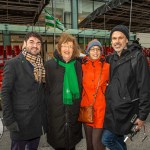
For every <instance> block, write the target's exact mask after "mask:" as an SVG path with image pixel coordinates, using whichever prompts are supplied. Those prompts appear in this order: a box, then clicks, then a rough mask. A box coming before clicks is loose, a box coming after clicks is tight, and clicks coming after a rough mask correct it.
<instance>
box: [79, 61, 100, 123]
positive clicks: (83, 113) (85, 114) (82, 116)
mask: <svg viewBox="0 0 150 150" xmlns="http://www.w3.org/2000/svg"><path fill="white" fill-rule="evenodd" d="M102 68H103V63H102ZM102 68H101V72H100V75H99V79H98V84H97V88H96V92H95V94H94V101H93V103H92V104H91V105H90V106H80V111H79V117H78V121H80V122H83V123H93V122H94V103H95V101H96V96H97V93H98V88H99V85H100V79H101V75H102Z"/></svg>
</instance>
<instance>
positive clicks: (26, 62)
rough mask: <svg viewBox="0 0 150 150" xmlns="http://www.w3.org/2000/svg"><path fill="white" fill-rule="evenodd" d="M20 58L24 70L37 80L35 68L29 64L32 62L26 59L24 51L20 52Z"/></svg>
mask: <svg viewBox="0 0 150 150" xmlns="http://www.w3.org/2000/svg"><path fill="white" fill-rule="evenodd" d="M18 59H19V61H20V62H21V64H22V66H23V68H24V70H25V71H26V72H27V73H28V74H29V75H30V76H31V77H32V78H33V79H34V80H35V77H34V74H33V70H32V68H31V67H30V65H29V63H30V62H28V61H27V60H26V59H25V57H24V56H23V54H22V53H20V54H19V55H18Z"/></svg>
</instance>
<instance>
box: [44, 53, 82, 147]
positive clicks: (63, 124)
mask: <svg viewBox="0 0 150 150" xmlns="http://www.w3.org/2000/svg"><path fill="white" fill-rule="evenodd" d="M54 56H55V58H56V59H58V60H61V61H63V60H62V57H61V56H60V55H59V54H58V53H57V51H55V53H54ZM45 68H46V89H47V91H48V105H47V107H48V108H47V109H48V133H47V141H48V143H49V144H50V145H51V146H52V147H54V148H66V149H68V150H69V149H70V148H73V147H74V146H75V145H76V144H77V143H78V142H79V141H80V140H81V138H82V127H81V123H80V122H78V114H79V106H80V99H78V100H73V105H64V104H63V99H62V98H63V80H64V72H65V68H64V67H62V66H60V65H59V64H58V63H57V62H56V61H55V60H54V59H51V60H49V61H47V62H46V65H45ZM75 70H76V74H77V79H78V84H79V90H80V92H81V79H82V71H81V64H80V63H79V62H78V61H76V63H75Z"/></svg>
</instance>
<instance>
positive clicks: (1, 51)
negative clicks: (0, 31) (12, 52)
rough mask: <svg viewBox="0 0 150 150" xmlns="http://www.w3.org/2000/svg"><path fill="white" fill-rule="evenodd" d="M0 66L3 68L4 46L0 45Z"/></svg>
mask: <svg viewBox="0 0 150 150" xmlns="http://www.w3.org/2000/svg"><path fill="white" fill-rule="evenodd" d="M0 66H4V46H2V45H0Z"/></svg>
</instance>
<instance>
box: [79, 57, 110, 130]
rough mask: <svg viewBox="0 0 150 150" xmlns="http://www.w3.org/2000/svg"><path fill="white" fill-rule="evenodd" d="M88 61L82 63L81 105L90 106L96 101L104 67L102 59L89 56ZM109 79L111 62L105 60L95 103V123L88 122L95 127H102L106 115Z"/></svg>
mask: <svg viewBox="0 0 150 150" xmlns="http://www.w3.org/2000/svg"><path fill="white" fill-rule="evenodd" d="M85 59H87V61H86V62H85V63H83V64H82V70H83V92H82V101H81V106H89V105H91V104H92V103H93V101H94V94H95V92H96V88H97V85H98V79H99V76H100V70H101V68H102V62H101V61H100V60H101V59H98V60H94V61H92V60H90V59H88V58H87V57H86V58H85ZM108 80H109V64H108V63H106V62H105V61H104V62H103V68H102V74H101V79H100V85H99V89H98V93H97V97H96V101H95V103H94V109H95V111H94V123H92V124H87V125H89V126H92V127H94V128H102V127H103V122H104V115H105V107H106V102H105V95H104V94H105V90H106V85H107V83H108Z"/></svg>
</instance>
